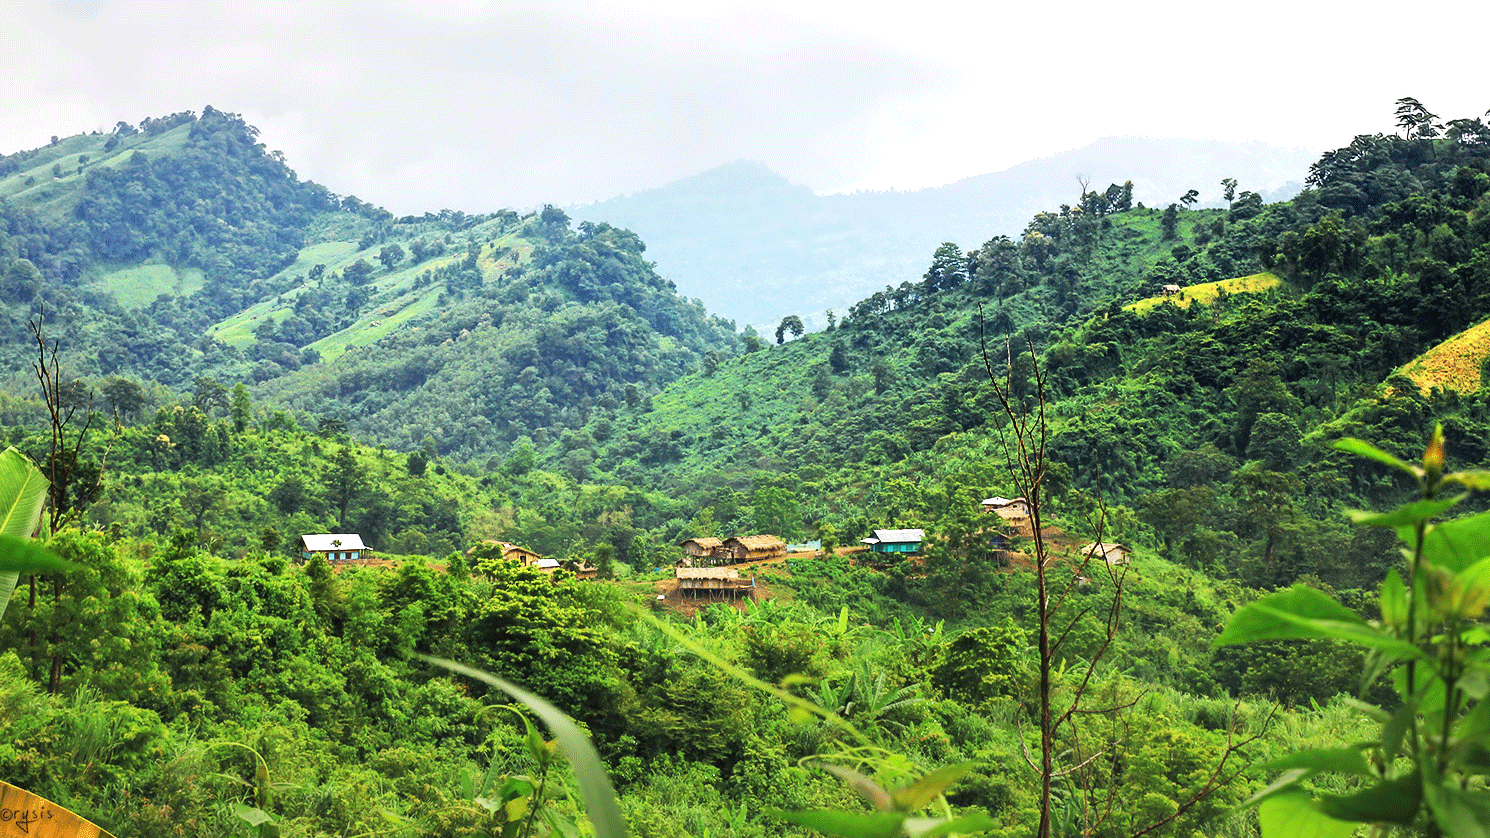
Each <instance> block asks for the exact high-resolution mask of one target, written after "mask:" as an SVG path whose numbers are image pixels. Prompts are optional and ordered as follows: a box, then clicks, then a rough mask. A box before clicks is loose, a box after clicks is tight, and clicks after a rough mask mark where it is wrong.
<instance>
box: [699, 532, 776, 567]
mask: <svg viewBox="0 0 1490 838" xmlns="http://www.w3.org/2000/svg"><path fill="white" fill-rule="evenodd" d="M714 555H715V556H717V557H719V559H720V560H721V561H722V562H723V563H724V564H738V563H739V562H758V561H762V560H764V559H775V558H779V557H781V556H785V555H786V542H785V541H782V540H781V539H779V538H777V537H776V536H774V535H740V536H733V537H730V538H727V539H725V540H724V544H723V545H722V546H721V547H719V548H718V549H717V550H716V551H715V553H714Z"/></svg>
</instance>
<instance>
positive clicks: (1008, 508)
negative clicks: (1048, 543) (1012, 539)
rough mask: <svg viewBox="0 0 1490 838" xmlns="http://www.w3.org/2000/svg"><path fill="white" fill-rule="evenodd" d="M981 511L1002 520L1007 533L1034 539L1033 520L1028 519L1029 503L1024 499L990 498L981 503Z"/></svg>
mask: <svg viewBox="0 0 1490 838" xmlns="http://www.w3.org/2000/svg"><path fill="white" fill-rule="evenodd" d="M983 511H984V512H985V513H991V514H993V515H997V516H998V517H999V518H1002V519H1003V522H1004V524H1005V525H1006V527H1007V529H1008V530H1009V532H1011V533H1013V534H1014V535H1018V536H1022V537H1024V538H1034V537H1035V524H1034V519H1033V518H1031V517H1030V502H1029V501H1028V500H1025V499H1024V498H1001V497H992V498H988V499H987V500H985V501H983Z"/></svg>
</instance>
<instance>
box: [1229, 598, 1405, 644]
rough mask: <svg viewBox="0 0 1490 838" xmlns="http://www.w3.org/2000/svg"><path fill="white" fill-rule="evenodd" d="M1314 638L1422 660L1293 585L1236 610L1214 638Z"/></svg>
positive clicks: (1354, 617)
mask: <svg viewBox="0 0 1490 838" xmlns="http://www.w3.org/2000/svg"><path fill="white" fill-rule="evenodd" d="M1314 638H1333V639H1335V640H1345V641H1348V642H1351V643H1357V644H1360V645H1362V646H1366V647H1367V648H1371V649H1380V650H1382V651H1384V652H1389V653H1391V654H1394V655H1397V656H1398V657H1401V658H1403V659H1407V658H1421V657H1424V654H1423V651H1422V650H1421V649H1419V648H1418V647H1416V646H1414V645H1412V644H1411V643H1408V642H1407V641H1405V640H1401V639H1398V638H1396V637H1393V636H1392V635H1390V634H1388V633H1386V632H1384V631H1382V630H1381V629H1379V628H1376V627H1375V626H1372V625H1371V624H1370V623H1367V622H1366V621H1365V620H1363V619H1361V617H1360V616H1359V615H1357V614H1356V613H1355V612H1353V611H1351V610H1350V609H1348V608H1346V607H1345V606H1343V605H1341V604H1340V603H1338V602H1335V601H1334V600H1333V599H1330V598H1329V597H1328V596H1326V595H1325V594H1322V593H1320V592H1319V591H1316V590H1314V589H1313V588H1310V587H1309V586H1307V585H1294V586H1293V587H1292V588H1289V589H1288V590H1285V591H1278V592H1276V593H1271V594H1268V595H1267V596H1265V597H1263V598H1262V599H1259V600H1257V601H1256V602H1253V603H1249V604H1247V605H1244V606H1242V607H1241V608H1239V609H1237V612H1236V613H1235V614H1233V615H1231V621H1230V622H1228V623H1227V624H1226V629H1225V630H1224V631H1222V632H1221V636H1220V637H1218V638H1216V641H1215V645H1217V646H1230V645H1234V644H1238V643H1254V642H1256V641H1259V640H1309V639H1314Z"/></svg>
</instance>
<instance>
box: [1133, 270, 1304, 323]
mask: <svg viewBox="0 0 1490 838" xmlns="http://www.w3.org/2000/svg"><path fill="white" fill-rule="evenodd" d="M1280 281H1281V280H1279V279H1278V277H1277V275H1275V274H1271V273H1267V272H1263V273H1257V274H1252V275H1251V276H1239V277H1236V278H1234V279H1222V280H1217V281H1216V282H1204V283H1201V284H1200V285H1190V286H1186V287H1185V288H1181V289H1180V293H1178V294H1172V295H1164V294H1160V295H1159V296H1157V297H1149V298H1148V299H1146V300H1139V301H1138V302H1136V303H1129V304H1128V305H1125V306H1123V308H1124V310H1126V311H1131V312H1133V313H1134V314H1144V313H1146V312H1148V311H1151V310H1152V309H1154V308H1157V307H1158V306H1161V305H1163V304H1164V303H1165V302H1166V301H1168V302H1173V303H1174V304H1175V305H1177V306H1179V307H1180V308H1189V307H1190V304H1191V303H1201V304H1206V303H1213V302H1215V301H1216V298H1217V297H1219V296H1221V292H1223V291H1224V292H1226V293H1227V294H1256V293H1258V292H1259V291H1266V290H1268V289H1269V288H1274V287H1277V285H1278V283H1279V282H1280Z"/></svg>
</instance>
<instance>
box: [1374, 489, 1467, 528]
mask: <svg viewBox="0 0 1490 838" xmlns="http://www.w3.org/2000/svg"><path fill="white" fill-rule="evenodd" d="M1466 497H1467V495H1456V496H1454V497H1451V498H1443V499H1439V500H1420V501H1417V502H1416V503H1409V504H1405V505H1403V506H1399V507H1397V508H1396V509H1393V510H1392V511H1391V512H1363V511H1361V510H1359V509H1347V510H1345V515H1346V517H1348V518H1350V520H1351V522H1352V523H1355V524H1361V525H1363V526H1368V527H1391V528H1396V527H1405V526H1409V525H1412V524H1416V523H1417V522H1419V521H1426V520H1428V519H1429V518H1432V517H1434V516H1436V515H1440V514H1442V513H1444V512H1447V511H1448V510H1449V509H1451V508H1453V507H1454V506H1455V505H1456V504H1458V503H1459V501H1461V500H1464V498H1466Z"/></svg>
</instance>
